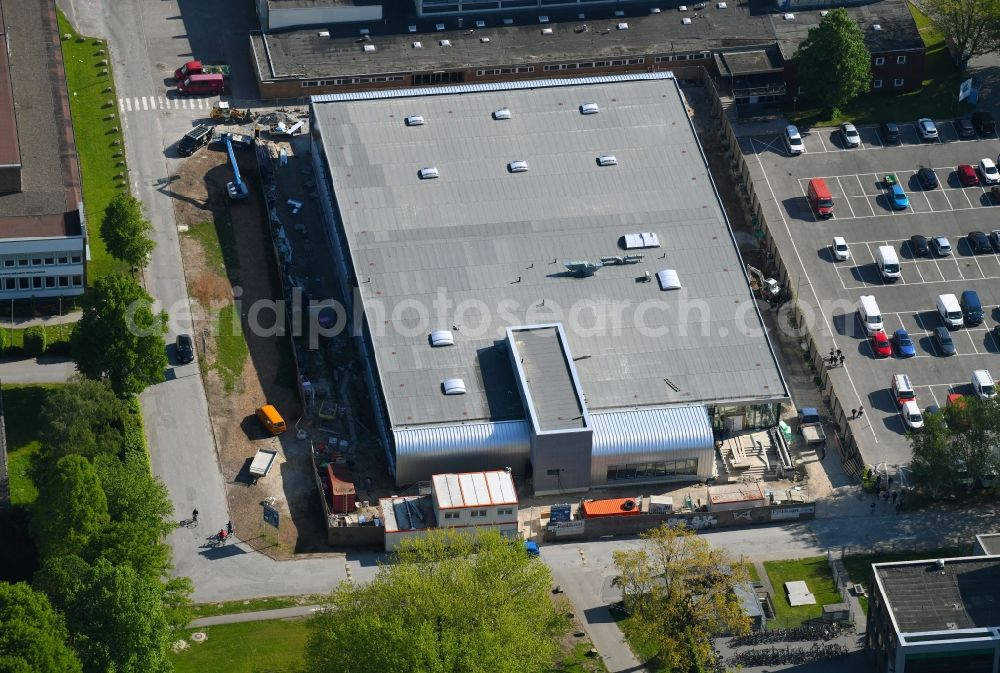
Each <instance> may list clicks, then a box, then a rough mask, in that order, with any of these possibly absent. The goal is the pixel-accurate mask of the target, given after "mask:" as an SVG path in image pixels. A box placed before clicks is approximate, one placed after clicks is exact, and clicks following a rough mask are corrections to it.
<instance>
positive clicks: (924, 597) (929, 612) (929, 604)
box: [873, 556, 1000, 634]
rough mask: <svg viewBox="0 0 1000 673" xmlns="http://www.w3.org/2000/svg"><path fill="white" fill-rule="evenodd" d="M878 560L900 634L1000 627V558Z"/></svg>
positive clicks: (881, 583)
mask: <svg viewBox="0 0 1000 673" xmlns="http://www.w3.org/2000/svg"><path fill="white" fill-rule="evenodd" d="M941 561H942V563H940V564H939V563H938V559H934V558H931V559H924V560H920V561H900V562H895V563H876V564H874V566H873V568H874V572H875V581H876V582H877V583H878V586H879V590H880V592H881V594H882V597H883V598H884V599H885V604H886V607H887V608H888V610H889V614H890V615H891V617H892V619H893V622H894V624H895V626H896V631H897V633H899V634H906V633H920V632H927V631H955V630H959V629H975V628H988V627H1000V556H986V557H984V556H970V557H963V558H946V559H942V560H941Z"/></svg>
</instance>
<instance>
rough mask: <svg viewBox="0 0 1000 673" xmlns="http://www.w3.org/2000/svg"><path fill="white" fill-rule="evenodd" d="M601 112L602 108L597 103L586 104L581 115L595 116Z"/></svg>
mask: <svg viewBox="0 0 1000 673" xmlns="http://www.w3.org/2000/svg"><path fill="white" fill-rule="evenodd" d="M600 111H601V108H599V107H598V106H597V103H584V104H583V105H581V106H580V114H582V115H595V114H597V113H598V112H600Z"/></svg>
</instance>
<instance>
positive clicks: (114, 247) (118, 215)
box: [101, 194, 156, 268]
mask: <svg viewBox="0 0 1000 673" xmlns="http://www.w3.org/2000/svg"><path fill="white" fill-rule="evenodd" d="M152 231H153V225H152V224H150V223H149V220H147V219H146V215H145V213H143V211H142V203H141V202H140V201H139V199H137V198H135V197H134V196H132V195H131V194H118V195H117V196H115V197H114V198H113V199H111V203H109V204H108V207H107V208H105V210H104V219H102V220H101V238H102V239H104V244H105V245H106V246H107V248H108V252H110V253H111V255H112V256H113V257H116V258H117V259H120V260H122V261H123V262H125V263H126V264H128V265H129V266H131V267H132V268H142V267H144V266H146V262H147V261H148V259H149V255H150V254H151V253H152V252H153V248H155V247H156V243H154V242H153V240H152V239H151V238H150V237H149V235H150V233H151V232H152Z"/></svg>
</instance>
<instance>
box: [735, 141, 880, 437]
mask: <svg viewBox="0 0 1000 673" xmlns="http://www.w3.org/2000/svg"><path fill="white" fill-rule="evenodd" d="M824 146H825V145H824ZM754 156H755V157H756V158H757V165H758V166H759V167H760V172H761V175H763V176H764V184H766V185H767V190H768V191H769V192H770V193H771V199H772V200H773V201H774V203H780V201H779V200H778V196H777V195H776V194H775V193H774V187H773V186H772V185H771V179H770V178H769V177H767V171H766V170H764V162H763V161H761V159H760V154H754ZM778 215H779V216H780V217H781V223H782V224H783V225H784V226H785V233H786V234H788V240H789V241H790V242H791V244H792V250H794V252H795V258H796V259H797V260H798V261H799V270H800V271H801V272H802V275H803V276H804V277H805V279H806V282H807V285H808V287H809V291H810V292H812V296H813V300H814V301H815V302H816V304H815V306H817V307H819V306H822V303H821V302H820V300H819V295H818V294H816V286H815V285H814V284H813V282H812V279H810V278H809V274H808V273H806V265H805V262H803V261H802V253H800V252H799V246H797V245H795V239H794V238H793V237H792V228H791V227H789V226H788V220H787V219H786V218H785V213H784V210H783V209H781V208H779V209H778ZM797 299H798V297H796V300H797ZM820 315H821V316H822V317H823V324H824V325H826V330H827V333H828V334H829V335H830V340H831V341H832V342H833V346H834V348H836V347H837V336H836V334H837V333H836V332H834V330H833V326H832V325H831V324H830V319H829V318H828V317H827V315H826V313H824V312H822V311H820ZM856 316H857V314H855V317H856ZM843 369H844V374H845V375H846V376H847V381H848V382H849V383H850V384H851V390H853V391H854V396H855V397H856V398H857V399H858V403H859V404H860V403H861V394H860V393H858V387H857V386H856V385H855V384H854V377H853V376H851V371H850V370H849V369H848V368H847V365H846V364H845V365H843ZM868 430H869V432H871V433H872V439H874V440H875V443H876V444H878V443H879V441H878V435H876V434H875V429H874V428H873V427H871V423H869V424H868Z"/></svg>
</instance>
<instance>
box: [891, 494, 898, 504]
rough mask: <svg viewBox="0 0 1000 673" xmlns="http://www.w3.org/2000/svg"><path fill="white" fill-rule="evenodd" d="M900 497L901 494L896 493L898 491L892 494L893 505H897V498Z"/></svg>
mask: <svg viewBox="0 0 1000 673" xmlns="http://www.w3.org/2000/svg"><path fill="white" fill-rule="evenodd" d="M898 495H899V493H896V491H893V492H892V504H894V505H895V504H896V497H897V496H898Z"/></svg>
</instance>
